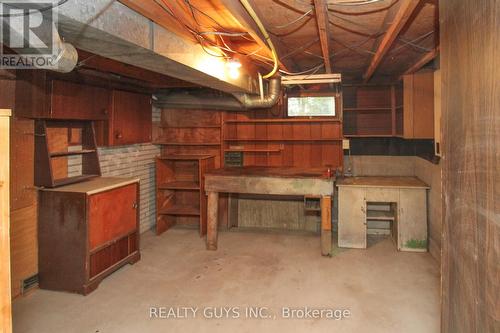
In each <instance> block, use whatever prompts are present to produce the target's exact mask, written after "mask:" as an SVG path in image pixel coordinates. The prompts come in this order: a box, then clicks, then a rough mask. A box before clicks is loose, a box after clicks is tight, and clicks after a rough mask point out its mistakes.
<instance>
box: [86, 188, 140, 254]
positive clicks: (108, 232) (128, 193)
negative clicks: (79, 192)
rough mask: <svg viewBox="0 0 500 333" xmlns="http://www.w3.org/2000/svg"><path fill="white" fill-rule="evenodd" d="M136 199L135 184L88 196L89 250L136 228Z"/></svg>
mask: <svg viewBox="0 0 500 333" xmlns="http://www.w3.org/2000/svg"><path fill="white" fill-rule="evenodd" d="M137 200H138V199H137V185H136V184H131V185H127V186H124V187H122V188H119V189H115V190H112V191H107V192H102V193H98V194H94V195H91V196H90V197H89V247H90V251H93V250H94V249H95V248H97V247H99V246H102V245H104V244H106V243H108V242H110V241H112V240H115V239H116V238H118V237H119V236H123V235H125V234H128V233H130V232H131V231H133V230H135V229H136V227H137V215H136V209H137V207H138V202H137ZM116 207H120V209H116Z"/></svg>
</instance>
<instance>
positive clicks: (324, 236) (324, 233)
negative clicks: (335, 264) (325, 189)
mask: <svg viewBox="0 0 500 333" xmlns="http://www.w3.org/2000/svg"><path fill="white" fill-rule="evenodd" d="M331 251H332V197H331V196H324V197H321V254H322V255H324V256H327V255H329V254H330V252H331Z"/></svg>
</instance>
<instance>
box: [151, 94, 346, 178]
mask: <svg viewBox="0 0 500 333" xmlns="http://www.w3.org/2000/svg"><path fill="white" fill-rule="evenodd" d="M284 119H287V118H286V109H285V108H284V107H283V105H282V104H281V103H280V104H278V105H276V106H275V107H273V108H271V109H264V110H252V111H245V112H223V111H211V110H177V109H164V110H163V111H162V121H161V124H160V125H159V131H158V136H157V137H156V138H155V139H154V141H155V142H157V143H161V144H163V153H164V154H172V153H184V154H190V153H202V154H212V155H215V156H216V168H219V167H221V166H223V159H224V152H225V151H230V150H242V151H243V154H244V165H245V166H293V167H305V168H307V167H322V166H324V167H327V166H329V167H332V168H333V169H335V168H337V167H340V168H341V167H342V164H343V152H342V122H341V120H340V119H338V120H331V119H323V120H326V121H323V120H322V121H317V122H316V121H315V120H309V119H302V120H300V121H297V122H294V121H295V120H296V119H292V121H291V122H282V120H284ZM288 119H289V118H288ZM246 121H248V122H246ZM254 121H255V122H254ZM153 132H157V131H156V130H154V131H153Z"/></svg>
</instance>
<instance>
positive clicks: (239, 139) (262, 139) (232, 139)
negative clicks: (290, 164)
mask: <svg viewBox="0 0 500 333" xmlns="http://www.w3.org/2000/svg"><path fill="white" fill-rule="evenodd" d="M224 141H262V142H266V141H296V142H304V141H306V142H307V141H342V139H324V138H323V139H313V138H310V139H270V138H224Z"/></svg>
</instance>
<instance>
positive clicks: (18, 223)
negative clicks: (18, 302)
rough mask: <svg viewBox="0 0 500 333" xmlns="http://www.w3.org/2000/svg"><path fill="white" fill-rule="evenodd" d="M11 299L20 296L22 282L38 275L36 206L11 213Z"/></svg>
mask: <svg viewBox="0 0 500 333" xmlns="http://www.w3.org/2000/svg"><path fill="white" fill-rule="evenodd" d="M10 237H11V240H10V242H11V243H10V249H11V255H12V258H11V268H12V297H14V298H15V297H17V296H19V295H20V294H21V286H22V281H23V280H24V279H26V278H28V277H30V276H33V275H35V274H37V273H38V238H37V205H36V204H35V205H31V206H28V207H25V208H22V209H18V210H15V211H12V212H11V230H10Z"/></svg>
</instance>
